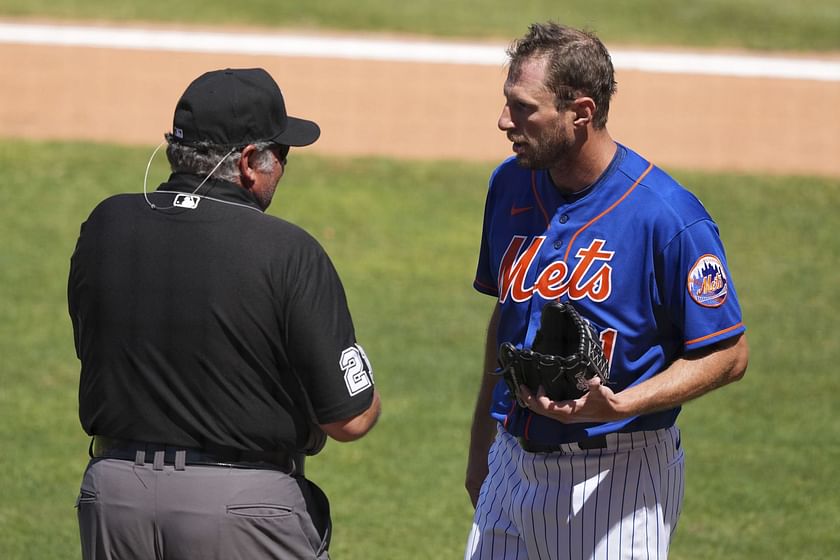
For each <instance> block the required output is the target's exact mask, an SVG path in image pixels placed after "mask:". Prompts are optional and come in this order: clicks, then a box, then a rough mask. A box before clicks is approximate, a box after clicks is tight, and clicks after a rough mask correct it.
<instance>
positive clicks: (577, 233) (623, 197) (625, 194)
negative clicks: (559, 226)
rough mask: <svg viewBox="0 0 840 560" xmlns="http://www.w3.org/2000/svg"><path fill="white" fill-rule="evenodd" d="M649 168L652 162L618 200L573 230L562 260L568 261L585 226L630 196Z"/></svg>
mask: <svg viewBox="0 0 840 560" xmlns="http://www.w3.org/2000/svg"><path fill="white" fill-rule="evenodd" d="M651 169H653V164H652V163H650V164H648V167H647V169H645V170H644V171H643V172H642V174H641V175H639V177H638V179H636V181H635V182H634V183H633V185H632V186H631V187H630V188H629V189H627V192H625V193H624V194H623V195H621V198H619V199H618V200H616V201H615V202H613V203H612V204H611V205H610V206H609V208H607V209H606V210H604V211H603V212H601V213H600V214H598V215H597V216H595V217H594V218H592V219H591V220H589V221H588V222H587V223H586V224H584V226H583V227H582V228H580V229H579V230H577V231H576V232H575V234H574V235H573V236H572V239H571V240H570V241H569V245H568V246H567V248H566V254H565V255H564V256H563V260H564V261H566V262H569V251H571V250H572V247H573V246H574V244H575V239H577V237H578V235H580V234H581V233H583V231H584V230H585V229H586V228H588V227H589V226H591V225H592V224H594V223H595V222H597V221H598V220H600V219H601V218H603V217H604V216H606V215H607V214H609V213H610V212H612V211H613V209H615V207H616V206H618V205H619V204H621V203H622V202H624V199H625V198H627V197H628V196H630V193H631V192H633V191H634V190H635V189H636V187H638V186H639V183H641V182H642V179H644V178H645V177H646V176H647V174H648V173H650V170H651Z"/></svg>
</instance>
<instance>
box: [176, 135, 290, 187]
mask: <svg viewBox="0 0 840 560" xmlns="http://www.w3.org/2000/svg"><path fill="white" fill-rule="evenodd" d="M173 138H174V137H173V136H172V135H171V134H166V141H167V142H168V146H167V147H166V158H167V159H168V160H169V166H170V167H171V169H172V171H173V172H175V173H191V174H193V175H202V176H204V175H209V174H210V172H211V171H213V168H214V167H216V165H218V164H219V161H221V159H222V158H224V157H225V155H226V154H227V153H228V152H230V148H223V147H220V146H216V145H214V144H209V143H205V142H202V143H201V144H198V145H196V146H187V145H185V144H181V143H179V142H177V141H175V140H174V139H173ZM254 146H255V147H256V148H257V151H256V153H255V154H254V162H255V163H256V166H257V167H256V168H257V170H258V171H262V172H266V173H267V172H269V171H271V170H272V168H273V165H274V162H273V161H272V158H273V155H272V153H271V150H270V148H271V146H272V143H271V142H258V143H255V144H254ZM240 159H242V150H234V151H233V153H231V154H230V155H229V156H228V157H227V158H225V161H223V162H222V164H221V165H219V168H218V169H217V170H216V171H215V173H213V177H214V178H216V179H224V180H225V181H230V182H232V183H238V182H239V160H240Z"/></svg>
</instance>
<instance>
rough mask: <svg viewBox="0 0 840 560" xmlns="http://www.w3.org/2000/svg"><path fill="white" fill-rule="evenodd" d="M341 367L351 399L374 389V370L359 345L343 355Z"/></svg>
mask: <svg viewBox="0 0 840 560" xmlns="http://www.w3.org/2000/svg"><path fill="white" fill-rule="evenodd" d="M339 366H340V367H341V371H343V372H344V383H345V385H347V392H348V393H350V396H351V397H352V396H355V395H358V394H359V393H361V392H362V391H364V390H365V389H367V388H369V387H373V368H372V367H371V365H370V360H368V357H367V354H365V351H364V350H363V349H362V347H361V346H359V345H358V344H354V345H353V346H351V347H349V348H347V349H345V350H344V352H342V353H341V358H339Z"/></svg>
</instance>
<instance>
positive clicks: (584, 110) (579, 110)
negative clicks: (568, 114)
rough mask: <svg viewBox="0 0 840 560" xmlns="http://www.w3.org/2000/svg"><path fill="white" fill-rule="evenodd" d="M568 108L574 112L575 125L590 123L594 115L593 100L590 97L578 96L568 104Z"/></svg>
mask: <svg viewBox="0 0 840 560" xmlns="http://www.w3.org/2000/svg"><path fill="white" fill-rule="evenodd" d="M569 109H570V110H572V111H574V112H575V119H574V121H572V122H573V124H574V125H575V126H588V125H590V124H592V118H593V117H594V116H595V100H594V99H592V98H591V97H578V98H577V99H575V100H574V101H572V102H571V104H570V105H569Z"/></svg>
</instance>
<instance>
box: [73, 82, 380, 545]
mask: <svg viewBox="0 0 840 560" xmlns="http://www.w3.org/2000/svg"><path fill="white" fill-rule="evenodd" d="M319 135H320V128H319V127H318V125H317V124H316V123H314V122H312V121H309V120H305V119H300V118H296V117H291V116H288V115H287V114H286V107H285V102H284V99H283V96H282V93H281V92H280V89H279V87H278V86H277V84H276V82H275V81H274V79H273V78H272V77H271V76H270V75H269V74H268V73H267V72H266V71H265V70H263V69H260V68H249V69H226V70H215V71H212V72H207V73H205V74H203V75H201V76H199V77H198V78H197V79H195V80H194V81H193V82H192V83H191V84H190V85H189V87H187V89H186V91H185V92H184V94H183V95H182V96H181V98H180V100H179V101H178V104H177V106H176V108H175V115H174V119H173V127H172V132H171V134H167V135H166V138H167V144H168V145H167V157H168V159H169V162H170V165H171V167H172V174H171V175H170V177H169V179H168V180H167V181H166V182H165V183H163V184H162V185H160V187H159V188H158V189H156V190H155V191H154V192H151V193H146V192H145V189H144V192H143V194H140V193H137V194H122V195H115V196H112V197H109V198H107V199H106V200H104V201H103V202H101V203H100V204H99V205H98V206H97V207H96V208H95V209H94V210H93V211H92V212H91V214H90V216H89V217H88V219H87V220H86V222H85V223H84V224H83V225H82V229H81V233H80V235H79V239H78V242H77V244H76V250H75V252H74V253H73V257H72V259H71V267H70V278H69V282H68V303H69V308H70V315H71V318H72V320H73V330H74V335H75V344H76V352H77V355H78V357H79V359H80V360H81V366H82V368H81V376H80V383H79V417H80V420H81V423H82V426H83V428H84V430H85V432H86V433H87V434H89V435H91V436H92V442H91V447H90V454H91V460H90V462H89V464H88V466H87V469H86V470H85V474H84V478H83V480H82V484H81V491H80V493H79V499H78V502H77V509H78V518H79V528H80V534H81V544H82V556H83V558H85V559H86V560H87V559H94V558H100V559H110V558H181V559H190V558H197V559H201V560H209V559H213V558H218V559H225V560H227V559H235V558H247V559H269V558H272V559H287V558H319V559H325V558H328V552H327V549H328V545H329V542H330V515H329V507H328V501H327V498H326V496H324V494H323V492H321V490H320V489H319V488H318V487H317V486H316V485H315V484H314V483H313V482H311V481H310V480H308V479H307V478H306V477H305V473H304V469H303V459H304V456H305V455H314V454H315V453H318V452H319V451H320V450H321V448H322V447H323V446H324V444H325V440H326V438H327V436H329V437H331V438H332V439H334V440H338V441H352V440H356V439H358V438H360V437H363V436H364V435H365V434H366V433H367V432H368V431H369V430H370V429H372V428H373V426H374V424H375V423H376V421H377V418H378V416H379V411H380V399H379V394H378V391H377V390H376V388H375V387H374V383H373V376H372V371H371V366H370V362H369V361H368V359H367V356H366V355H365V352H364V351H363V350H362V347H361V346H360V345H359V343H358V342H357V341H356V337H355V332H354V329H353V322H352V319H351V316H350V312H349V309H348V307H347V301H346V297H345V294H344V289H343V287H342V284H341V281H340V279H339V277H338V274H337V273H336V271H335V269H334V267H333V265H332V263H331V261H330V259H329V257H328V256H327V254H326V253H325V252H324V250H323V248H322V247H321V246H320V245H319V244H318V243H317V242H316V241H315V239H313V238H312V237H311V236H310V235H309V234H307V233H306V232H305V231H303V230H302V229H300V228H298V227H297V226H294V225H293V224H290V223H288V222H286V221H284V220H281V219H278V218H276V217H273V216H269V215H267V214H265V213H264V211H265V210H266V208H267V207H268V205H269V204H270V203H271V201H272V197H273V195H274V192H275V189H276V187H277V184H278V182H279V181H280V179H281V178H282V177H283V175H284V173H285V170H286V160H287V157H288V154H289V150H290V147H291V146H307V145H309V144H312V143H313V142H315V141H316V140H317V139H318V137H319Z"/></svg>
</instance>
